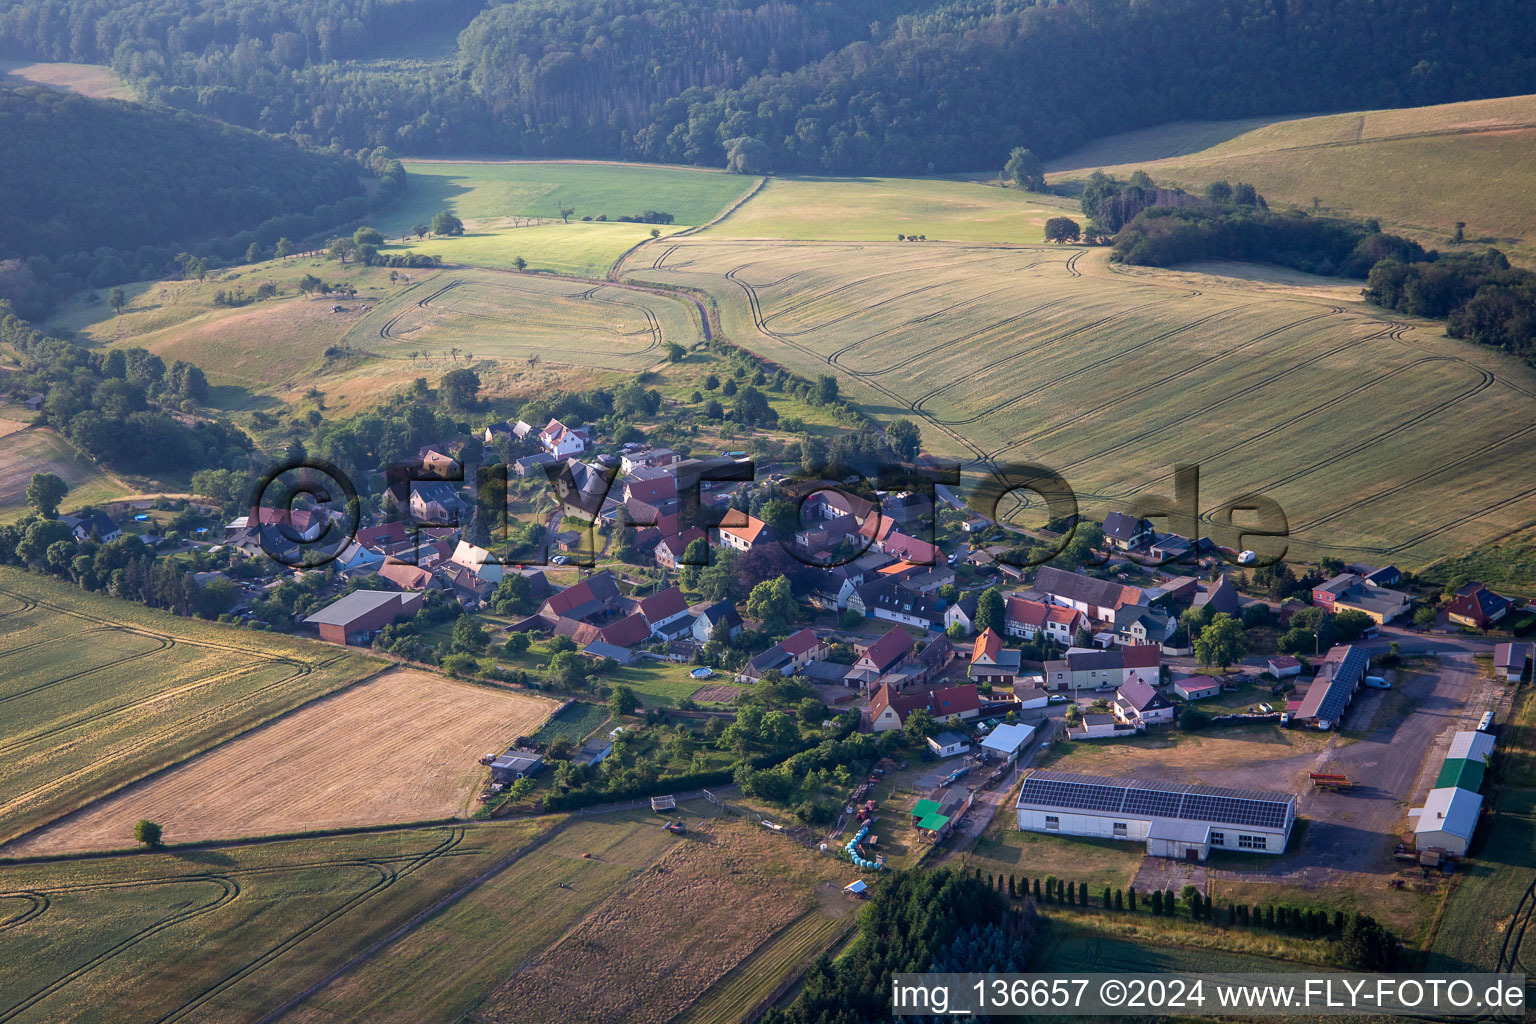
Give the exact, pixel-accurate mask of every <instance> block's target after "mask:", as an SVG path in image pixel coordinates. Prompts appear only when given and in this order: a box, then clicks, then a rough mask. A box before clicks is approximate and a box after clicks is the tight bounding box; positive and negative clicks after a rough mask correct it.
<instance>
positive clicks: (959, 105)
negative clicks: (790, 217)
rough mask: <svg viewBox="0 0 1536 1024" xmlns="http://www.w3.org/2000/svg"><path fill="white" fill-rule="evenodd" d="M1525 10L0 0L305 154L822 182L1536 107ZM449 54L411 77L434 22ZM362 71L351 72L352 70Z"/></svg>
mask: <svg viewBox="0 0 1536 1024" xmlns="http://www.w3.org/2000/svg"><path fill="white" fill-rule="evenodd" d="M1526 15H1527V12H1526V10H1525V8H1524V5H1522V4H1520V3H1518V2H1517V0H1465V2H1462V3H1458V4H1455V5H1450V6H1447V5H1431V4H1381V3H1379V2H1378V0H1281V2H1278V3H1276V2H1273V0H1165V2H1160V3H1157V4H1146V3H1137V2H1133V0H1066V2H1063V3H1038V4H1037V3H1033V2H1029V0H1001V2H989V3H985V4H983V3H980V2H979V0H949V2H937V3H935V2H932V0H929V2H924V0H855V2H846V3H831V2H827V0H780V2H777V3H773V4H755V3H748V2H746V0H708V2H705V3H696V2H689V3H684V2H682V0H576V2H565V0H562V2H559V3H556V2H555V0H519V2H517V3H499V4H494V5H491V6H489V7H487V8H484V9H482V4H481V3H480V2H479V0H449V2H446V3H433V4H429V3H428V0H394V2H375V0H269V2H267V3H264V4H262V5H260V6H251V5H245V4H236V3H234V2H232V0H193V2H191V3H187V4H182V3H178V4H174V5H173V4H171V3H169V2H168V0H126V2H123V3H118V4H112V5H110V6H109V5H107V4H106V3H104V2H103V0H0V56H6V57H13V58H29V59H38V60H76V61H86V62H97V63H110V64H111V65H112V67H113V68H114V69H115V70H116V71H117V72H118V73H119V74H121V75H123V76H124V77H125V78H126V79H127V80H128V81H129V82H131V83H132V84H133V85H134V86H135V88H137V89H138V90H139V92H140V93H141V94H142V95H144V96H145V97H146V98H148V99H153V100H158V101H161V102H164V103H167V104H169V105H171V106H174V107H178V108H181V109H186V110H194V111H197V112H200V113H205V114H209V115H211V116H215V117H218V118H220V119H223V120H227V121H229V122H231V123H234V124H239V125H242V126H245V127H250V128H259V129H262V130H265V131H270V132H280V133H284V134H287V135H290V136H292V137H293V138H295V139H297V140H299V141H301V142H304V143H307V144H309V145H312V146H315V147H319V148H324V147H327V146H330V145H332V144H336V145H339V146H341V147H343V148H345V149H362V148H370V149H371V148H373V147H377V146H388V147H391V148H392V149H395V150H398V151H399V152H401V153H406V154H412V153H419V154H427V153H455V152H497V153H505V154H514V155H542V156H572V157H577V156H589V157H608V158H623V159H638V160H653V161H667V162H681V163H692V164H704V165H710V166H724V165H726V164H727V158H728V157H729V156H731V155H732V154H733V153H736V154H738V155H741V156H742V157H743V159H740V160H735V161H732V162H731V165H732V166H733V167H735V169H738V170H742V171H748V172H756V171H761V170H779V171H806V172H821V173H877V172H883V173H928V172H937V171H954V170H971V169H975V168H978V167H990V166H994V165H996V164H997V163H998V161H999V160H1000V159H1001V157H1002V156H1003V155H1004V154H1006V153H1007V152H1008V150H1009V149H1010V148H1012V147H1013V146H1019V145H1023V146H1028V147H1029V148H1031V149H1032V150H1034V152H1035V153H1037V154H1039V155H1041V156H1043V157H1049V156H1051V155H1055V154H1059V153H1062V152H1065V151H1067V150H1070V149H1071V148H1073V147H1074V146H1076V145H1079V144H1081V143H1082V142H1084V141H1086V140H1088V139H1091V138H1095V137H1098V136H1102V135H1106V134H1110V133H1114V132H1120V131H1126V130H1130V129H1134V128H1138V127H1144V126H1148V125H1153V124H1160V123H1164V122H1167V121H1173V120H1180V119H1204V118H1233V117H1245V116H1256V115H1269V114H1283V113H1297V112H1308V113H1311V112H1318V111H1327V110H1339V109H1359V108H1370V107H1389V106H1411V105H1415V104H1425V103H1435V102H1446V101H1452V100H1461V99H1471V98H1477V97H1483V96H1495V95H1512V94H1517V93H1523V92H1532V91H1536V59H1533V58H1536V19H1531V18H1529V17H1527V16H1526ZM455 27H462V31H461V32H460V33H459V36H458V40H457V47H456V49H455V51H454V56H453V57H452V58H450V57H449V56H448V55H446V54H445V55H442V57H441V59H438V58H437V57H434V56H433V55H431V54H424V55H418V56H421V57H422V59H418V60H413V61H408V62H406V61H402V60H400V59H399V58H400V56H401V55H402V53H408V52H409V51H410V45H409V44H410V43H411V41H412V39H413V38H414V37H416V36H418V35H420V34H421V33H423V32H424V31H426V30H427V29H429V28H430V29H432V30H436V31H444V30H448V29H452V28H455ZM344 60H345V61H349V62H350V63H347V64H343V63H341V62H342V61H344Z"/></svg>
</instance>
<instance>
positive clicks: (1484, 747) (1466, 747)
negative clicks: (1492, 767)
mask: <svg viewBox="0 0 1536 1024" xmlns="http://www.w3.org/2000/svg"><path fill="white" fill-rule="evenodd" d="M1492 753H1493V736H1492V735H1491V734H1490V733H1486V732H1473V731H1472V730H1470V729H1465V730H1462V731H1461V732H1458V733H1457V734H1456V735H1454V736H1452V737H1451V749H1450V750H1448V751H1446V754H1445V757H1446V760H1448V761H1449V760H1456V759H1458V758H1465V759H1466V760H1469V761H1482V762H1483V763H1485V764H1486V763H1487V761H1488V755H1489V754H1492Z"/></svg>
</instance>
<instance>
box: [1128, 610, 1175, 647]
mask: <svg viewBox="0 0 1536 1024" xmlns="http://www.w3.org/2000/svg"><path fill="white" fill-rule="evenodd" d="M1177 628H1178V623H1177V622H1175V621H1174V619H1173V616H1171V615H1169V614H1168V613H1167V612H1164V611H1160V610H1158V609H1156V608H1148V607H1147V606H1145V605H1126V606H1125V607H1123V608H1121V609H1120V610H1119V611H1117V612H1115V638H1116V639H1117V640H1118V641H1119V642H1120V643H1123V644H1156V645H1158V646H1159V647H1161V646H1162V645H1163V644H1165V643H1167V642H1168V640H1169V638H1170V637H1172V636H1173V633H1174V630H1176V629H1177Z"/></svg>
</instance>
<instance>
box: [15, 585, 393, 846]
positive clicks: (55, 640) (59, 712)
mask: <svg viewBox="0 0 1536 1024" xmlns="http://www.w3.org/2000/svg"><path fill="white" fill-rule="evenodd" d="M0 602H3V607H0V615H3V617H0V631H3V633H4V641H3V643H0V679H3V680H4V682H3V684H0V695H3V698H4V700H5V708H6V714H5V717H4V719H3V721H4V725H3V727H0V749H3V751H4V755H5V756H4V760H3V761H0V794H3V795H0V839H9V838H13V837H15V836H16V835H19V834H20V833H22V832H25V831H27V830H29V829H31V828H35V827H37V826H38V825H41V824H42V823H44V822H46V821H49V820H51V819H53V818H56V817H58V816H59V815H61V814H63V813H66V812H68V811H71V810H74V809H75V808H78V807H80V806H83V805H84V804H86V803H89V802H90V801H92V800H94V799H97V798H99V797H101V796H103V795H105V794H106V793H109V792H112V791H114V790H116V789H119V788H121V787H122V786H125V785H127V784H128V783H130V782H133V781H134V780H136V779H139V778H142V777H143V776H145V775H148V774H150V773H152V772H154V771H156V770H158V769H160V768H163V767H165V766H167V765H170V764H174V763H176V762H179V761H182V760H184V759H186V758H188V757H190V756H192V755H193V754H196V753H197V752H199V751H201V750H205V749H207V748H208V747H210V746H213V745H214V744H216V743H219V742H222V741H224V740H227V739H229V738H231V737H233V736H236V735H238V734H240V733H242V732H245V731H246V730H248V729H250V728H252V727H253V726H255V725H257V724H259V723H260V722H263V721H266V720H268V719H270V718H272V717H273V716H275V715H278V714H281V713H283V712H284V711H288V710H290V709H292V708H295V707H298V706H299V705H301V704H304V703H307V702H308V701H310V700H313V699H314V698H316V697H318V696H320V695H322V694H325V693H329V692H331V691H333V690H335V689H337V688H339V687H341V686H345V685H346V684H347V683H350V682H352V681H354V680H356V679H358V678H360V677H362V676H365V675H368V674H371V673H372V672H374V671H376V670H377V669H378V668H379V667H380V666H381V665H382V663H381V662H378V661H376V660H374V659H371V658H367V657H365V656H362V655H359V654H356V653H353V652H350V651H344V650H341V649H338V648H335V647H328V646H320V645H318V644H314V643H310V642H307V641H303V640H297V639H290V638H287V637H277V636H254V635H252V634H249V633H240V632H237V631H235V630H233V629H229V628H227V627H223V626H218V625H215V624H212V623H205V622H199V621H195V620H187V619H179V618H176V617H174V616H171V615H169V614H166V613H163V612H155V611H151V610H149V609H146V608H143V607H141V606H138V605H133V604H130V603H127V602H121V601H114V600H111V599H110V598H105V597H97V596H95V595H91V594H86V593H83V592H81V591H79V590H78V589H76V588H73V587H69V586H66V585H64V584H62V583H59V582H57V581H54V580H49V579H43V578H40V577H36V576H30V575H26V574H23V573H20V572H17V571H16V570H13V569H0Z"/></svg>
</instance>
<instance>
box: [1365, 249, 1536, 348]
mask: <svg viewBox="0 0 1536 1024" xmlns="http://www.w3.org/2000/svg"><path fill="white" fill-rule="evenodd" d="M1365 297H1366V298H1367V299H1369V300H1371V301H1372V302H1374V303H1376V304H1377V305H1380V306H1385V307H1386V308H1387V309H1395V310H1398V311H1400V312H1403V313H1412V314H1414V315H1415V316H1430V317H1437V318H1440V317H1443V318H1445V320H1446V321H1447V322H1446V333H1447V334H1449V335H1450V336H1451V337H1453V338H1466V339H1468V340H1469V341H1475V342H1477V343H1479V344H1482V345H1492V346H1494V347H1495V348H1501V349H1503V350H1504V351H1506V352H1509V353H1510V354H1512V355H1516V356H1519V357H1521V358H1523V359H1527V360H1530V361H1532V362H1536V273H1532V272H1531V271H1529V270H1522V269H1520V268H1517V267H1511V266H1510V265H1509V260H1508V259H1506V258H1505V256H1504V254H1503V253H1501V252H1499V251H1498V250H1497V249H1489V250H1488V251H1487V252H1485V253H1481V254H1472V253H1457V254H1455V255H1450V256H1442V257H1441V258H1440V259H1438V260H1435V261H1434V262H1431V263H1405V262H1403V261H1401V260H1395V259H1388V260H1383V261H1382V262H1380V263H1378V264H1376V266H1374V267H1373V268H1371V272H1370V276H1369V277H1368V278H1367V280H1366V286H1365Z"/></svg>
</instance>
